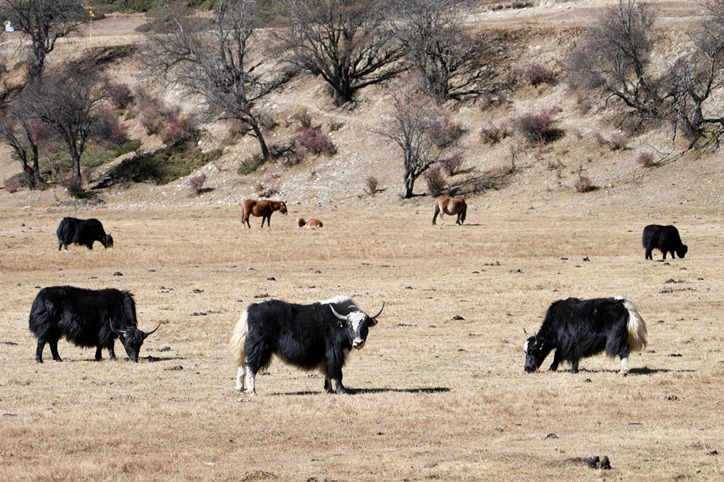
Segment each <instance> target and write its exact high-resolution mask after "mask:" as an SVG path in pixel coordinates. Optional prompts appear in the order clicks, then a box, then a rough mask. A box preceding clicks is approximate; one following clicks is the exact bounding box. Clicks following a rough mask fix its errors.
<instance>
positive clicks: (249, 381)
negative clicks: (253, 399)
mask: <svg viewBox="0 0 724 482" xmlns="http://www.w3.org/2000/svg"><path fill="white" fill-rule="evenodd" d="M255 375H256V374H255V373H254V372H253V371H252V370H251V368H249V365H247V366H246V393H248V394H249V395H256V388H255V386H254V376H255Z"/></svg>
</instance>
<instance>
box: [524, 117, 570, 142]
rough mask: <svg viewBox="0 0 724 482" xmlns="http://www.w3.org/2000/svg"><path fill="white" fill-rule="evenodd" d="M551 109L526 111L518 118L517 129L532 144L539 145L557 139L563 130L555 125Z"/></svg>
mask: <svg viewBox="0 0 724 482" xmlns="http://www.w3.org/2000/svg"><path fill="white" fill-rule="evenodd" d="M555 123H556V121H555V119H553V113H552V111H550V110H548V111H543V112H539V113H537V114H536V113H532V112H531V113H528V114H525V115H524V116H522V117H521V118H520V119H518V130H519V131H520V133H521V134H522V135H523V137H525V139H527V140H528V142H530V143H531V144H533V145H536V146H541V145H545V144H548V143H549V142H552V141H554V140H557V139H559V138H560V137H561V136H562V135H563V132H562V131H561V130H560V129H557V128H556V127H555Z"/></svg>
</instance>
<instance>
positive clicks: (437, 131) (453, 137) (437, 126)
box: [429, 118, 465, 149]
mask: <svg viewBox="0 0 724 482" xmlns="http://www.w3.org/2000/svg"><path fill="white" fill-rule="evenodd" d="M464 133H465V129H463V127H462V125H460V124H458V123H451V122H450V121H449V120H448V119H447V118H442V119H438V120H436V121H435V122H433V123H432V125H431V126H430V130H429V135H430V140H431V141H432V142H433V144H435V145H436V146H437V147H439V148H441V149H444V148H446V147H450V146H451V145H453V144H454V143H455V142H457V140H458V139H460V138H461V137H462V135H463V134H464Z"/></svg>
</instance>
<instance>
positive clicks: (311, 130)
mask: <svg viewBox="0 0 724 482" xmlns="http://www.w3.org/2000/svg"><path fill="white" fill-rule="evenodd" d="M294 142H295V143H296V144H298V145H300V146H302V147H304V148H305V149H307V150H308V151H309V152H311V153H312V154H326V155H330V156H331V155H333V154H334V153H335V152H337V149H336V148H335V147H334V144H333V143H332V140H331V139H330V138H329V136H328V135H327V134H325V133H323V132H322V131H321V130H320V129H318V128H316V127H308V128H306V129H304V130H303V131H302V132H301V133H300V134H299V135H298V136H297V137H296V138H295V139H294Z"/></svg>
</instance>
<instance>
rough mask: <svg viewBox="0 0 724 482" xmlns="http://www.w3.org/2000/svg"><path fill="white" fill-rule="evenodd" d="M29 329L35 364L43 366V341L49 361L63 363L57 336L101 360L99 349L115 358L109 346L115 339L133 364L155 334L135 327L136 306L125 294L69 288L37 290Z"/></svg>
mask: <svg viewBox="0 0 724 482" xmlns="http://www.w3.org/2000/svg"><path fill="white" fill-rule="evenodd" d="M111 324H113V327H112V328H111ZM29 327H30V331H32V332H33V333H34V334H35V336H36V337H37V338H38V347H37V350H36V352H35V360H36V361H37V362H38V363H43V348H44V347H45V343H46V342H47V343H48V344H49V345H50V352H51V354H52V355H53V360H55V361H63V360H62V359H61V358H60V355H59V354H58V340H59V339H60V337H61V336H64V337H65V338H66V339H67V340H68V341H70V342H71V343H73V344H74V345H77V346H82V347H96V360H100V359H101V349H102V348H106V349H108V356H109V357H110V358H111V359H114V358H115V357H116V354H115V352H114V351H113V344H114V341H115V339H116V338H117V337H118V338H120V340H121V343H123V346H124V348H125V349H126V353H127V354H128V357H129V358H130V359H131V360H133V361H136V362H137V361H138V353H139V351H140V349H141V345H142V344H143V341H144V340H145V339H146V337H147V336H148V335H149V334H151V333H153V331H155V330H153V331H151V332H149V333H144V332H143V331H141V330H139V329H138V328H137V323H136V304H135V302H134V301H133V297H132V295H131V294H130V293H129V292H127V291H119V290H116V289H112V288H109V289H102V290H88V289H83V288H75V287H72V286H51V287H48V288H43V289H41V290H40V291H39V292H38V294H37V296H36V297H35V301H33V306H32V308H31V309H30V320H29ZM114 329H115V331H116V332H115V333H114ZM121 332H122V333H121Z"/></svg>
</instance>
